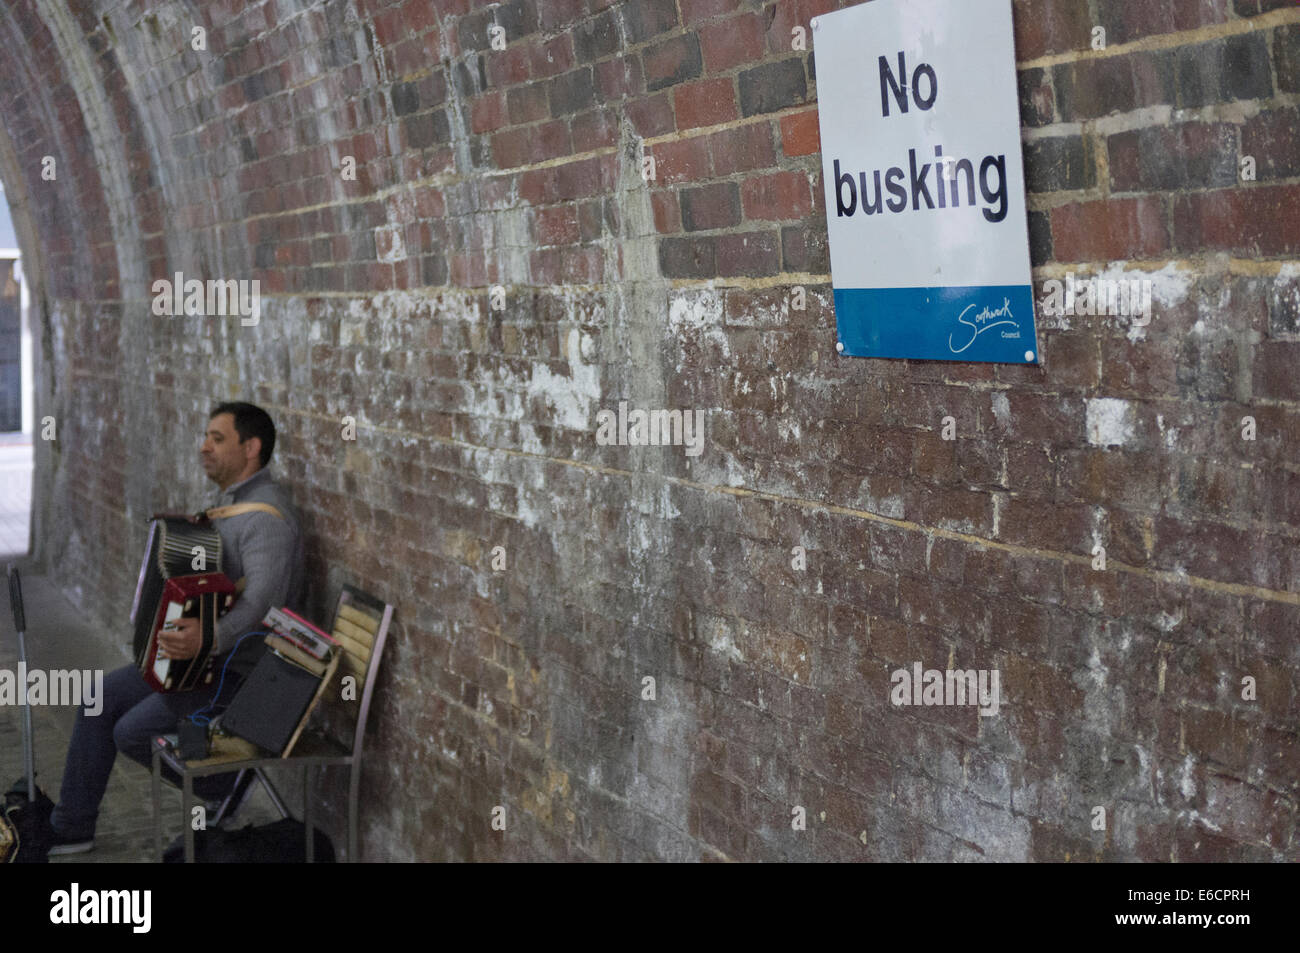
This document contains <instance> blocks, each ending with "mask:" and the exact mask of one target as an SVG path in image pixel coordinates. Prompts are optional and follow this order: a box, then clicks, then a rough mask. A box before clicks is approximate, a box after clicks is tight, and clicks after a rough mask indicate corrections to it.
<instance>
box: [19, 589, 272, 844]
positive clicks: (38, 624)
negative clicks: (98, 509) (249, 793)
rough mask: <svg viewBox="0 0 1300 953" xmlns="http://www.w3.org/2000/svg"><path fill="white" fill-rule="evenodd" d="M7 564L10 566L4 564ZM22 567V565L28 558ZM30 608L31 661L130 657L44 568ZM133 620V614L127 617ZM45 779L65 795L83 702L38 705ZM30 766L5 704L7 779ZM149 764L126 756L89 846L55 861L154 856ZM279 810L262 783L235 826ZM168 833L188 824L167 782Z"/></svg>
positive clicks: (71, 662) (46, 663) (61, 663)
mask: <svg viewBox="0 0 1300 953" xmlns="http://www.w3.org/2000/svg"><path fill="white" fill-rule="evenodd" d="M0 568H3V567H0ZM20 569H21V566H20ZM0 593H5V594H4V595H0V669H8V670H9V671H14V670H16V668H17V664H18V639H17V635H16V633H15V631H14V620H13V615H12V613H11V612H10V609H9V605H8V597H7V590H5V589H2V588H0ZM23 602H24V605H25V608H26V615H27V654H28V665H29V666H30V667H40V668H42V669H72V668H77V669H86V668H91V669H94V668H100V669H104V670H105V671H108V670H111V669H114V668H117V667H119V666H121V665H124V664H126V662H128V661H129V659H127V658H126V657H125V656H124V655H122V654H118V653H117V652H116V651H115V650H114V649H112V648H111V647H107V646H106V645H105V644H104V642H103V641H102V640H100V639H97V638H95V637H94V636H93V634H92V633H91V632H90V631H88V629H87V627H86V625H85V623H84V621H83V620H82V619H81V617H80V615H79V614H78V613H77V611H76V609H75V608H74V607H73V606H72V605H71V604H70V603H69V602H67V600H65V599H64V598H63V596H62V595H61V594H60V593H59V592H58V590H57V589H56V588H55V587H54V586H53V585H52V584H51V583H50V582H49V580H48V579H46V578H45V577H42V576H35V575H31V574H24V575H23ZM123 622H124V623H125V620H123ZM32 714H33V723H34V728H35V736H36V777H37V783H38V784H40V786H41V787H42V788H43V789H44V790H45V792H46V793H47V794H49V795H50V797H51V798H53V799H54V800H56V801H57V800H58V792H59V783H60V781H61V780H62V777H63V758H64V754H65V752H66V751H67V746H68V739H69V737H70V736H71V733H72V725H73V720H74V718H75V716H76V709H74V708H71V707H57V706H41V707H37V708H34V709H33V712H32ZM22 774H23V744H22V719H21V715H20V712H19V709H18V708H17V707H13V706H9V705H3V706H0V783H3V784H4V785H5V789H7V788H8V786H9V784H10V783H11V782H13V781H14V780H15V779H17V778H20V777H22ZM151 804H152V801H151V798H150V776H149V772H148V771H147V770H145V769H144V768H142V767H140V766H139V765H137V764H135V762H133V761H129V760H127V759H126V758H119V759H118V761H117V765H116V766H115V767H114V769H113V776H112V778H111V780H110V781H109V786H108V793H107V795H106V796H105V798H104V803H103V807H102V809H101V812H100V817H99V829H98V830H97V831H96V835H95V850H94V851H92V852H91V853H89V854H80V855H72V856H67V857H59V858H55V859H54V861H53V862H54V863H88V862H89V863H124V862H126V863H133V862H148V861H152V860H153V857H154V854H153V812H152V807H151ZM278 816H279V815H278V814H277V813H276V812H275V810H274V808H273V807H272V806H271V804H270V801H269V800H268V799H267V798H266V796H265V794H264V793H262V792H261V791H260V790H259V791H258V793H257V794H256V795H255V796H254V798H253V799H252V801H251V802H250V803H249V805H248V806H247V807H246V808H245V809H244V811H243V813H241V814H240V816H239V818H238V819H237V820H236V821H235V826H243V825H244V824H246V823H261V822H265V821H269V820H274V819H276V818H277V817H278ZM163 819H164V828H163V831H164V836H165V837H166V840H167V842H170V841H171V839H172V838H173V837H175V836H176V835H178V834H179V833H180V831H181V827H180V792H179V791H177V790H175V789H172V788H169V787H164V795H163Z"/></svg>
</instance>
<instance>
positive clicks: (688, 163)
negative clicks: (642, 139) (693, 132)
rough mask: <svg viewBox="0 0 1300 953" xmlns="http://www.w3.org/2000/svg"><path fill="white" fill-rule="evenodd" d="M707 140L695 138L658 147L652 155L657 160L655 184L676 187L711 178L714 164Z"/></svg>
mask: <svg viewBox="0 0 1300 953" xmlns="http://www.w3.org/2000/svg"><path fill="white" fill-rule="evenodd" d="M706 140H707V137H705V136H693V137H691V138H690V139H681V140H678V141H677V142H661V143H659V144H658V145H656V146H655V147H654V149H653V150H652V153H651V154H652V155H653V156H654V160H655V179H654V181H655V183H656V184H658V185H675V184H676V183H678V182H699V181H700V180H701V179H707V178H709V177H710V174H711V173H712V171H713V164H712V162H711V161H710V158H709V147H708V143H707V141H706Z"/></svg>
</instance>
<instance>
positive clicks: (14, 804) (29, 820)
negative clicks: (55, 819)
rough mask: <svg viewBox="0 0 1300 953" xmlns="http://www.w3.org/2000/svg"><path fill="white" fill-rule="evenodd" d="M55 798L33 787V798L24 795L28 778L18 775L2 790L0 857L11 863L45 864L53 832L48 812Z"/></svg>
mask: <svg viewBox="0 0 1300 953" xmlns="http://www.w3.org/2000/svg"><path fill="white" fill-rule="evenodd" d="M53 810H54V802H53V801H51V800H50V799H49V798H48V797H46V796H45V792H44V791H42V790H41V789H40V788H37V789H36V799H35V800H34V801H29V800H28V798H27V779H26V778H19V779H18V780H17V781H15V782H14V785H13V787H11V788H10V789H9V790H8V791H6V792H5V799H4V820H3V821H0V828H2V829H0V860H6V861H8V862H9V863H11V864H44V863H47V862H48V861H49V857H48V856H47V855H48V853H49V850H50V842H51V840H53V838H54V832H53V830H52V829H51V828H50V813H51V812H52V811H53Z"/></svg>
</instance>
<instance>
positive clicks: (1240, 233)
mask: <svg viewBox="0 0 1300 953" xmlns="http://www.w3.org/2000/svg"><path fill="white" fill-rule="evenodd" d="M1297 208H1300V185H1279V186H1273V187H1260V188H1252V189H1221V190H1219V191H1216V192H1195V193H1191V194H1187V195H1179V196H1177V197H1175V199H1174V247H1175V248H1177V249H1178V250H1179V251H1192V252H1196V251H1234V252H1237V253H1240V254H1245V255H1267V256H1277V255H1294V254H1296V253H1297V252H1300V215H1297V214H1296V209H1297ZM1053 234H1055V227H1053Z"/></svg>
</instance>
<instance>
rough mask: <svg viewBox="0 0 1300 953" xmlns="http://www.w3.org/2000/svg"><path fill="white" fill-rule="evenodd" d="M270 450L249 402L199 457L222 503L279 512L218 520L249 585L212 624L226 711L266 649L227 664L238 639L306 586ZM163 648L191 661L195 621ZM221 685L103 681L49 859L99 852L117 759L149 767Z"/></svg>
mask: <svg viewBox="0 0 1300 953" xmlns="http://www.w3.org/2000/svg"><path fill="white" fill-rule="evenodd" d="M274 449H275V424H274V423H272V422H271V418H270V417H269V416H268V415H267V413H266V411H264V410H262V409H261V408H260V407H255V406H253V405H252V404H245V403H225V404H220V405H219V406H217V407H216V408H215V409H214V410H213V411H212V414H211V418H210V420H209V421H208V429H207V433H206V434H205V437H204V440H203V448H202V450H201V451H200V456H201V458H202V461H203V469H204V470H205V471H206V472H207V475H208V478H209V479H210V480H212V481H213V482H214V483H216V484H217V486H219V487H220V488H221V499H220V503H219V504H218V505H221V506H226V505H230V504H235V503H265V504H269V505H270V506H272V507H274V508H275V509H276V510H277V511H279V515H276V514H274V513H270V512H267V511H265V510H259V511H254V512H247V513H241V514H239V515H235V516H230V517H228V518H224V519H217V520H216V521H215V522H214V525H215V526H216V528H217V530H218V532H219V533H220V534H221V547H222V560H221V563H222V565H221V571H222V572H223V573H224V574H225V575H226V576H228V577H229V578H231V579H232V580H234V579H239V578H241V577H242V578H243V579H244V580H245V584H244V590H243V592H242V594H241V595H240V596H239V598H238V600H236V602H235V604H234V606H233V607H232V608H231V610H230V611H229V612H228V613H227V614H226V615H225V616H223V617H222V618H221V619H220V620H219V621H218V623H217V628H216V642H217V649H216V652H217V654H218V657H217V661H216V665H217V671H218V672H220V671H221V667H222V666H223V665H225V664H226V662H227V659H228V658H229V667H228V668H227V669H226V677H225V686H224V687H223V688H222V689H221V696H222V697H221V699H220V702H221V704H223V705H224V704H226V703H228V702H229V701H230V699H231V697H232V696H233V695H234V690H235V688H236V687H237V686H238V683H239V681H240V679H241V678H242V676H243V675H245V674H246V673H247V672H248V671H250V670H251V669H252V667H253V665H254V664H255V663H256V661H257V657H258V655H259V654H260V652H261V649H262V641H261V639H259V638H257V637H256V636H254V637H252V638H250V639H248V640H246V641H245V642H244V643H243V644H242V645H241V646H239V650H238V651H237V652H235V653H234V657H230V655H231V653H232V651H233V650H235V648H236V645H237V643H239V641H240V639H241V637H242V636H243V635H245V634H246V633H248V632H251V631H257V630H258V628H259V625H260V623H261V621H262V619H263V617H264V616H265V615H266V613H267V610H269V609H270V608H272V607H273V606H286V605H287V606H290V607H297V605H298V603H299V600H300V598H301V595H302V593H301V589H302V575H303V574H302V534H301V531H300V529H299V524H298V516H297V512H296V510H295V509H294V507H293V503H292V501H291V499H290V497H289V494H288V493H287V492H286V490H285V489H284V488H283V487H282V486H280V485H279V484H278V483H276V482H275V481H274V480H272V479H271V475H270V473H268V472H267V470H266V465H267V462H268V461H269V460H270V459H271V451H272V450H274ZM158 638H159V643H160V645H161V646H162V649H163V654H164V655H165V656H166V657H167V658H172V659H187V658H193V657H194V656H195V655H196V654H197V653H198V651H199V648H200V646H201V644H202V636H201V633H200V631H199V622H198V620H197V619H180V620H177V623H176V631H174V632H162V633H160V635H159V637H158ZM219 681H220V679H219V678H218V679H213V680H212V683H211V684H210V685H206V686H204V687H202V688H200V689H196V690H194V691H190V692H175V693H170V694H163V693H157V692H154V691H153V689H151V688H150V687H149V686H148V685H147V684H146V683H145V681H144V678H143V677H142V676H141V675H140V670H139V669H138V668H137V667H136V666H135V665H126V666H124V667H122V668H119V669H117V670H116V671H113V672H110V673H109V674H108V675H106V676H104V691H103V710H102V711H101V712H100V713H99V714H98V715H94V716H92V715H88V714H87V713H86V710H85V709H84V708H83V709H82V710H81V711H79V712H77V721H76V725H75V726H74V728H73V731H72V741H71V743H70V744H69V745H68V755H67V761H66V763H65V767H64V770H63V784H62V788H61V789H60V792H59V804H58V806H57V807H56V808H55V809H54V814H53V815H52V817H51V823H52V824H53V826H54V841H53V846H52V847H51V849H50V855H51V856H53V855H56V854H73V853H83V852H85V851H89V850H93V849H94V846H95V822H96V820H97V819H98V817H99V804H100V801H101V800H102V799H103V797H104V791H105V789H106V788H107V786H108V778H109V775H110V774H111V773H112V770H113V761H114V759H115V758H116V757H117V753H118V752H119V751H120V752H121V753H122V754H124V755H126V756H127V757H128V758H131V759H132V760H133V761H138V762H139V763H140V764H142V765H145V766H146V767H148V766H149V765H150V763H151V754H152V753H151V751H150V744H151V741H152V739H153V738H154V737H155V736H157V735H160V734H167V733H169V732H174V731H175V730H176V725H177V722H178V721H179V720H180V719H181V718H183V717H185V716H187V715H190V714H192V713H194V712H196V711H198V710H200V709H203V708H206V707H208V706H209V704H210V703H212V701H213V696H214V695H215V694H216V691H217V687H218V682H219ZM233 780H234V779H233V777H232V776H231V775H229V774H226V775H217V776H212V777H207V778H200V779H197V780H196V782H195V785H194V790H195V793H196V794H198V795H199V796H200V797H203V798H206V799H208V800H212V799H215V798H219V797H224V796H225V794H227V793H228V792H229V790H230V787H231V784H232V783H233Z"/></svg>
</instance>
